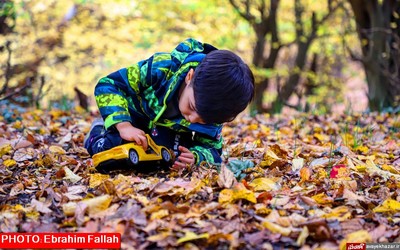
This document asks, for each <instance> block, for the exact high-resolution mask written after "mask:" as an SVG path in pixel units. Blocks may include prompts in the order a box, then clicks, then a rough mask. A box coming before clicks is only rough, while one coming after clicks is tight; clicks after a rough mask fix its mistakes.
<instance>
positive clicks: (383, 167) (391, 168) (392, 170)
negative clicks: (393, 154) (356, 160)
mask: <svg viewBox="0 0 400 250" xmlns="http://www.w3.org/2000/svg"><path fill="white" fill-rule="evenodd" d="M382 169H383V170H386V171H389V172H390V173H392V174H400V172H399V170H397V169H396V168H394V167H393V166H392V165H386V164H383V165H382Z"/></svg>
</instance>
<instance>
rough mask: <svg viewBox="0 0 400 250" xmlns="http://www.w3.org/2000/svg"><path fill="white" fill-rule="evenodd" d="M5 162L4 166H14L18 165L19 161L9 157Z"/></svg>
mask: <svg viewBox="0 0 400 250" xmlns="http://www.w3.org/2000/svg"><path fill="white" fill-rule="evenodd" d="M3 164H4V166H6V167H12V166H15V165H17V162H16V161H15V160H13V159H7V160H5V161H4V162H3Z"/></svg>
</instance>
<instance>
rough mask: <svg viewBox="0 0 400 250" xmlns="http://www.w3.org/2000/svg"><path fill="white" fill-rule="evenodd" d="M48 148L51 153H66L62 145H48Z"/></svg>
mask: <svg viewBox="0 0 400 250" xmlns="http://www.w3.org/2000/svg"><path fill="white" fill-rule="evenodd" d="M49 150H50V152H52V153H53V154H59V155H65V154H66V152H65V150H64V149H63V148H62V147H60V146H56V145H52V146H50V147H49Z"/></svg>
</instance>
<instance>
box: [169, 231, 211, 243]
mask: <svg viewBox="0 0 400 250" xmlns="http://www.w3.org/2000/svg"><path fill="white" fill-rule="evenodd" d="M209 237H210V235H209V234H208V233H204V234H196V233H193V232H190V231H186V232H185V236H183V237H181V238H179V239H178V240H177V241H176V243H178V244H180V243H183V242H187V241H192V240H198V239H208V238H209Z"/></svg>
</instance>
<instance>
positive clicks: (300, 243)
mask: <svg viewBox="0 0 400 250" xmlns="http://www.w3.org/2000/svg"><path fill="white" fill-rule="evenodd" d="M309 235H310V232H309V231H308V227H306V226H304V227H303V230H301V233H300V235H299V237H297V241H296V243H297V246H303V245H304V243H306V239H307V237H308V236H309Z"/></svg>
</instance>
